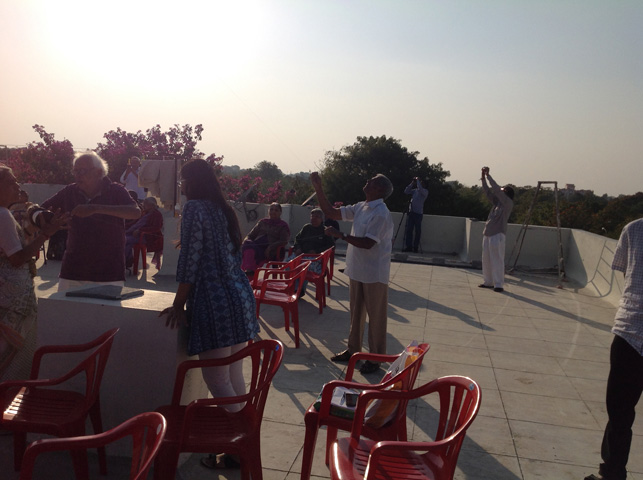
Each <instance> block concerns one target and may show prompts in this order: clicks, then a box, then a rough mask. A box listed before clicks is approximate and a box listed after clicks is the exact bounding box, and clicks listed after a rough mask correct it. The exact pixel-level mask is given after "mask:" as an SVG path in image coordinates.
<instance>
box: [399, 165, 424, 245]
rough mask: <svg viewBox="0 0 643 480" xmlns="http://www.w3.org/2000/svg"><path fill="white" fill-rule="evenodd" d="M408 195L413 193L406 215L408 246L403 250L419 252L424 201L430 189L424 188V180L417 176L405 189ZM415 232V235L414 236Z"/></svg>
mask: <svg viewBox="0 0 643 480" xmlns="http://www.w3.org/2000/svg"><path fill="white" fill-rule="evenodd" d="M404 193H405V194H406V195H411V201H410V202H409V211H408V215H407V217H406V233H405V237H406V247H404V248H403V249H402V251H403V252H410V251H413V252H415V253H417V252H418V249H419V247H420V237H421V236H422V218H423V217H424V202H426V198H427V197H428V196H429V191H428V190H427V189H426V188H424V186H423V185H422V181H421V180H420V179H419V178H418V177H415V178H413V180H411V183H409V184H408V185H407V187H406V188H405V189H404ZM413 232H415V236H413Z"/></svg>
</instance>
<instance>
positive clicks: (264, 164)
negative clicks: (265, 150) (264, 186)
mask: <svg viewBox="0 0 643 480" xmlns="http://www.w3.org/2000/svg"><path fill="white" fill-rule="evenodd" d="M246 174H247V175H250V176H251V177H260V178H261V179H262V181H263V182H266V183H274V182H278V181H280V180H281V179H282V178H283V177H284V172H282V171H281V170H280V169H279V167H278V166H277V165H276V164H275V163H272V162H268V161H266V160H262V161H261V162H259V163H257V164H256V165H255V166H254V167H253V168H249V169H248V170H246Z"/></svg>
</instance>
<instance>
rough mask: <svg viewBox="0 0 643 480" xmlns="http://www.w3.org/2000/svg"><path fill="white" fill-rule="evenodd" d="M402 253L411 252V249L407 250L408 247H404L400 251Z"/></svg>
mask: <svg viewBox="0 0 643 480" xmlns="http://www.w3.org/2000/svg"><path fill="white" fill-rule="evenodd" d="M402 251H403V252H410V251H411V249H410V248H408V247H404V248H403V249H402Z"/></svg>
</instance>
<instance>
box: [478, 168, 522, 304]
mask: <svg viewBox="0 0 643 480" xmlns="http://www.w3.org/2000/svg"><path fill="white" fill-rule="evenodd" d="M481 180H482V188H483V190H484V193H485V194H486V195H487V198H488V199H489V201H490V202H491V203H492V204H493V208H492V209H491V211H490V212H489V218H488V219H487V223H486V224H485V226H484V230H483V232H482V276H483V279H484V282H483V283H481V284H480V285H478V286H479V287H480V288H493V291H494V292H503V291H504V284H505V237H506V235H507V222H508V221H509V215H510V214H511V210H512V209H513V207H514V202H513V198H514V189H513V188H511V187H510V186H508V185H507V186H504V187H500V186H499V185H498V184H497V183H496V181H495V180H494V179H493V178H492V177H491V175H489V167H482V178H481ZM487 181H489V184H487Z"/></svg>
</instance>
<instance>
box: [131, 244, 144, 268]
mask: <svg viewBox="0 0 643 480" xmlns="http://www.w3.org/2000/svg"><path fill="white" fill-rule="evenodd" d="M139 252H140V254H141V268H142V269H143V270H147V247H146V246H145V245H141V244H138V243H137V244H136V245H134V264H133V266H132V272H133V273H134V275H137V274H138V255H139Z"/></svg>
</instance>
